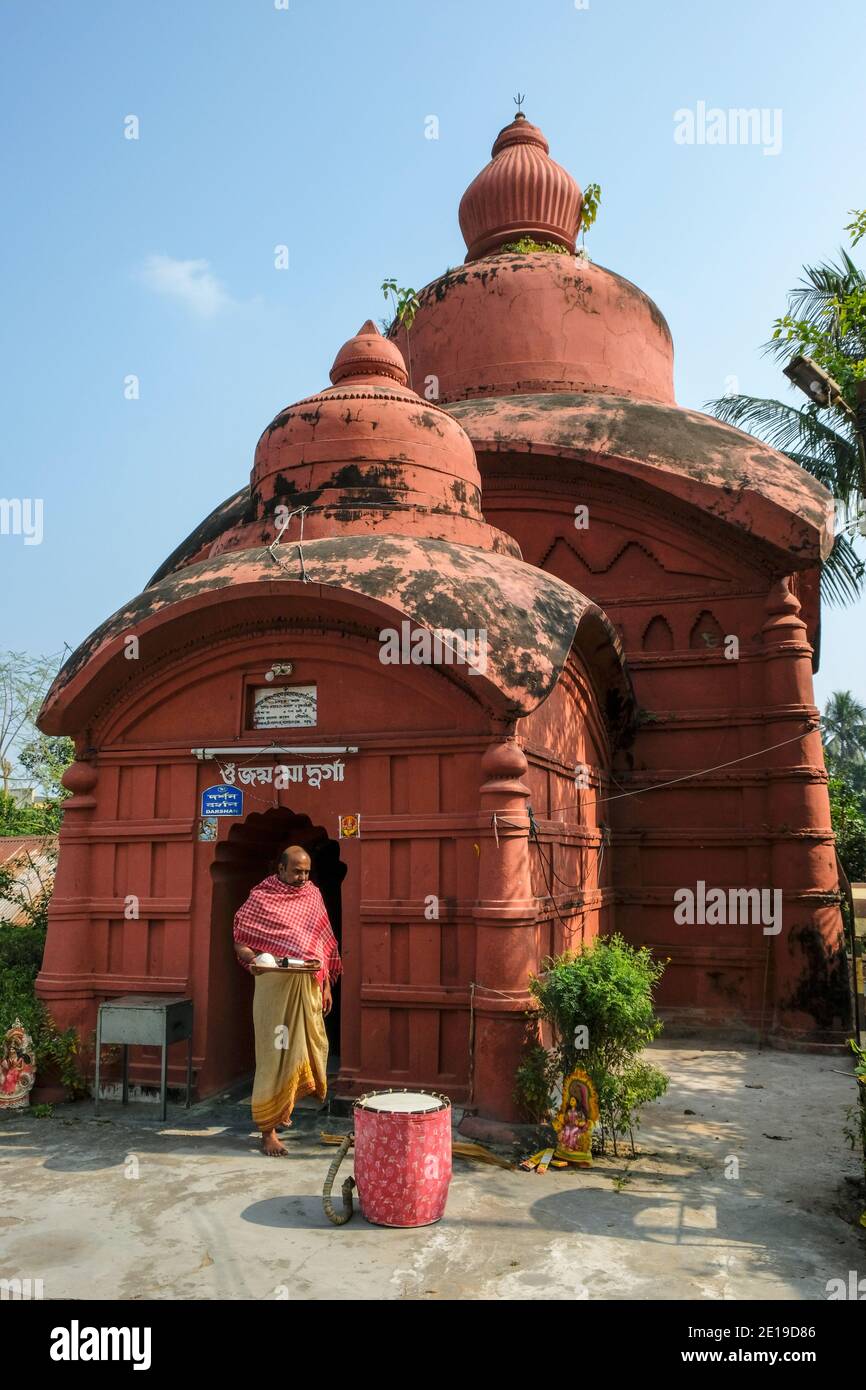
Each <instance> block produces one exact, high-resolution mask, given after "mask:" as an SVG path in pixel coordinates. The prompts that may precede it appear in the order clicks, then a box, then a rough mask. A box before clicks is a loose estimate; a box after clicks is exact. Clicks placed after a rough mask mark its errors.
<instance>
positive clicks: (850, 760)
mask: <svg viewBox="0 0 866 1390" xmlns="http://www.w3.org/2000/svg"><path fill="white" fill-rule="evenodd" d="M822 724H823V730H822V736H823V739H824V747H825V749H826V750H827V752H828V753H829V754H830V756H831V758H832V759H833V762H834V763H835V764H836V765H837V766H840V767H842V768H845V767H849V768H850V767H851V766H859V765H861V764H862V763H864V762H866V705H861V704H860V702H859V700H855V699H854V696H853V695H852V694H851V691H850V690H836V691H834V692H833V694H832V695H831V696H830V698H829V700H828V701H827V704H826V707H825V709H824V717H823V720H822Z"/></svg>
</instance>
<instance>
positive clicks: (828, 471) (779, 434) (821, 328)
mask: <svg viewBox="0 0 866 1390" xmlns="http://www.w3.org/2000/svg"><path fill="white" fill-rule="evenodd" d="M858 296H859V297H860V300H859V304H858V312H857V313H855V314H854V315H853V316H852V315H845V316H844V317H842V316H841V314H840V305H841V304H843V303H847V304H850V303H851V301H852V299H856V298H857V297H858ZM864 303H866V275H864V274H863V272H862V271H861V270H860V269H859V268H858V267H857V266H856V265H855V264H854V262H853V261H852V260H851V257H850V256H849V255H848V254H847V252H846V251H841V252H840V261H839V264H838V265H833V263H832V262H825V263H823V264H821V265H817V266H805V267H804V269H803V279H802V280H801V281H800V284H799V285H798V286H797V288H796V289H794V290H792V291H791V293H790V294H789V296H788V304H789V317H790V318H791V319H794V320H797V321H798V322H799V323H801V324H802V323H805V324H808V325H810V326H811V328H812V329H813V330H814V331H815V333H816V334H817V335H820V337H821V339H822V340H823V341H826V343H827V344H829V345H830V346H831V347H832V349H833V351H834V353H835V354H836V355H837V357H838V358H839V359H844V361H845V363H847V364H850V371H847V372H845V373H843V374H841V375H843V376H844V379H843V380H841V381H840V382H839V385H840V386H841V388H842V397H843V400H844V402H845V404H844V405H842V404H840V405H837V406H836V407H835V408H834V410H833V414H832V415H831V416H830V419H831V421H832V423H826V422H825V420H824V419H822V418H821V415H820V414H819V410H820V407H819V406H818V405H816V404H809V405H804V406H800V407H797V406H792V405H786V404H785V403H784V402H783V401H777V400H768V399H761V398H758V397H755V396H742V395H732V396H722V397H721V398H720V399H719V400H715V401H708V402H707V409H708V410H711V411H712V412H713V414H714V415H715V416H716V417H717V419H719V420H724V421H725V423H726V424H729V425H736V426H738V427H739V428H740V429H745V430H748V431H749V432H751V433H753V434H756V435H757V436H758V437H759V438H760V439H763V440H764V442H765V443H767V444H769V445H771V447H772V448H774V449H778V450H779V452H780V453H783V454H787V456H788V458H790V459H792V460H793V461H794V463H797V464H799V465H800V467H801V468H805V470H806V472H807V473H811V474H812V475H813V477H815V478H817V479H818V481H819V482H821V483H823V484H824V486H825V487H826V488H829V490H830V492H832V493H833V495H834V497H835V498H836V499H837V501H838V502H839V504H840V509H841V512H842V516H843V520H844V523H845V524H846V526H847V525H849V524H850V523H853V522H854V519H855V518H856V517H857V515H858V512H859V510H860V508H861V506H862V505H863V502H864V500H866V499H864V495H863V483H862V478H863V473H862V470H861V466H860V457H861V455H860V450H861V448H862V447H863V445H862V442H861V440H860V439H858V429H857V425H856V423H855V418H854V417H855V415H856V412H857V409H858V406H860V399H859V397H858V393H857V377H858V373H859V374H862V370H863V363H864V359H866V313H864V311H863V308H862V305H863V304H864ZM803 350H804V351H805V349H803ZM764 351H765V352H767V353H769V354H770V355H771V356H772V357H775V358H776V360H777V361H787V360H788V359H789V358H790V357H791V356H793V351H792V344H791V339H790V337H786V336H785V335H784V334H783V333H781V332H777V334H776V335H775V336H774V337H773V338H772V339H771V340H770V342H769V343H766V344H765V345H764ZM846 407H847V409H846ZM861 408H862V407H861ZM861 418H862V417H861ZM864 574H866V565H864V563H863V561H862V560H861V559H860V558H859V557H858V555H857V552H856V550H855V549H854V546H853V545H852V543H851V540H850V538H849V536H848V535H846V534H845V533H844V532H842V533H840V534H838V535H837V536H836V540H835V543H834V545H833V549H832V551H831V552H830V554H829V555H828V557H827V559H826V561H825V562H824V565H823V566H822V570H821V597H822V598H823V599H824V600H825V602H828V603H834V604H839V605H844V604H847V603H853V602H854V600H855V599H857V598H859V597H860V594H861V593H862V592H863V581H864Z"/></svg>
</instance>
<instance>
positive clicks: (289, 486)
mask: <svg viewBox="0 0 866 1390" xmlns="http://www.w3.org/2000/svg"><path fill="white" fill-rule="evenodd" d="M330 375H331V382H332V385H331V386H330V387H327V388H326V389H325V390H323V391H319V392H317V393H316V394H315V395H312V396H307V397H306V398H305V399H304V400H301V401H298V402H297V403H296V404H294V405H290V406H287V407H286V409H285V410H282V411H280V413H279V414H278V415H277V416H276V417H275V418H274V419H273V420H272V421H271V423H270V424H269V425H268V427H267V429H266V430H265V431H264V433H263V434H262V436H261V438H260V439H259V442H258V445H257V447H256V451H255V459H254V463H253V469H252V475H251V483H250V489H251V491H250V504H249V507H248V510H247V512H246V514H245V516H244V518H243V519H242V521H241V522H240V524H237V525H235V526H230V527H229V528H228V529H226V530H224V531H223V532H222V534H220V535H219V536H218V537H217V538H216V539H215V541H214V544H213V546H212V548H211V550H210V554H211V555H218V554H221V553H223V552H224V551H226V550H232V549H243V548H247V547H251V546H256V545H261V544H263V543H265V544H270V543H271V542H272V541H273V540H274V536H275V533H276V530H279V528H280V524H281V516H282V517H285V515H286V513H287V512H291V511H295V510H296V509H299V508H301V507H303V508H305V509H306V510H305V512H304V514H303V534H304V536H305V537H306V538H308V539H315V538H317V537H335V536H338V535H345V534H370V533H371V532H374V533H377V534H394V533H395V532H399V534H401V535H422V536H427V537H433V538H438V539H441V540H448V541H454V542H457V543H459V544H464V545H472V546H476V547H480V548H481V549H485V550H496V551H500V552H501V553H503V554H509V555H515V556H519V554H520V550H519V547H518V546H517V543H516V542H515V541H514V540H512V538H511V537H509V536H506V535H505V534H504V533H503V532H500V531H497V530H496V528H495V527H492V526H488V524H487V523H486V522H485V520H484V518H483V515H482V512H481V479H480V475H479V472H478V465H477V463H476V460H475V453H474V450H473V448H472V444H471V441H470V439H469V436H468V435H467V434H466V432H465V431H464V430H463V428H462V427H461V426H460V425H459V424H458V423H457V421H456V420H454V419H453V418H452V417H451V416H450V415H449V414H448V413H447V412H446V411H444V410H442V409H441V408H440V407H439V406H438V405H435V404H433V403H431V402H429V401H426V400H422V399H421V398H420V397H419V396H417V395H416V394H415V392H414V391H412V390H410V388H409V386H408V385H407V380H408V373H407V370H406V364H405V362H404V359H403V357H402V355H401V353H400V351H399V349H398V348H397V346H396V345H395V344H394V343H393V342H391V341H389V340H388V339H386V338H383V336H382V334H381V333H380V332H379V330H378V329H377V328H376V326H375V324H373V323H372V322H371V321H370V320H367V322H366V323H365V324H363V325H362V327H361V328H360V329H359V331H358V333H356V334H355V336H354V337H352V338H350V339H349V340H348V342H346V343H344V344H343V346H342V347H341V348H340V351H339V352H338V353H337V356H336V358H335V360H334V365H333V367H332V368H331V374H330ZM278 508H279V509H281V510H280V511H278ZM299 535H300V519H299V518H296V519H295V520H294V522H293V523H292V529H290V530H287V531H286V532H285V540H286V542H289V541H290V540H292V539H295V538H297V537H298V536H299Z"/></svg>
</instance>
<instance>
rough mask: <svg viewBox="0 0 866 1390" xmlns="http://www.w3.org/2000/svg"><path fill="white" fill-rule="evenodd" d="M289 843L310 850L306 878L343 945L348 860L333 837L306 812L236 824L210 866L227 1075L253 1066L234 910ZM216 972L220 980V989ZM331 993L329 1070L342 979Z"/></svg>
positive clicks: (336, 1049) (262, 815) (247, 990)
mask: <svg viewBox="0 0 866 1390" xmlns="http://www.w3.org/2000/svg"><path fill="white" fill-rule="evenodd" d="M289 845H300V846H301V847H302V849H305V850H306V851H307V853H308V854H309V856H310V860H311V869H310V877H311V879H312V880H313V882H314V883H315V885H316V887H317V888H318V889H319V892H320V893H321V895H322V897H323V899H324V902H325V907H326V908H327V910H328V916H329V917H330V919H331V926H332V927H333V930H334V935H335V936H336V938H337V941H338V943H341V942H342V926H343V922H342V883H343V879H344V878H345V876H346V865H345V864H344V863H342V861H341V859H340V844H339V841H338V840H332V839H330V838H329V836H328V833H327V831H326V830H325V829H324V827H323V826H321V825H313V823H312V821H311V820H310V817H309V816H304V815H298V814H297V813H296V812H294V811H291V810H289V809H287V808H285V807H274V808H273V809H271V810H269V811H263V812H258V811H253V812H252V813H251V814H250V815H248V816H247V817H246V819H245V820H244V821H242V822H241V823H239V824H238V825H233V826H232V828H231V830H230V831H229V836H228V839H227V840H225V841H223V842H222V844H219V845H218V846H217V849H216V855H215V858H214V863H213V865H212V868H211V875H212V878H213V912H212V931H213V934H214V937H213V942H212V952H211V959H212V970H211V998H210V1004H209V1007H214V1005H216V1006H217V1007H218V1008H219V1007H221V1006H222V1013H221V1017H222V1018H224V1020H225V1025H226V1026H225V1028H221V1029H220V1030H219V1034H220V1036H219V1038H216V1037H215V1036H214V1033H215V1030H210V1032H211V1038H212V1040H213V1043H214V1046H215V1047H216V1050H217V1052H218V1053H219V1054H221V1055H220V1059H219V1071H220V1073H221V1074H222V1075H224V1076H231V1077H240V1076H243V1075H245V1074H246V1073H248V1072H251V1071H252V1070H253V1068H254V1066H255V1046H254V1039H253V1026H252V1015H251V999H252V993H251V987H250V986H251V981H250V978H249V976H248V975H247V974H246V972H245V971H244V970H242V969H241V967H240V966H239V965H238V963H237V960H236V958H235V954H234V946H233V939H232V926H233V923H234V915H235V913H236V912H237V910H238V908H239V907H240V906H241V904H242V903H243V902H244V901H245V899H246V898H247V897H248V895H249V893H250V890H251V889H252V888H254V887H255V885H256V884H257V883H261V881H262V879H263V878H267V876H268V875H269V874H274V873H276V871H277V864H278V862H279V858H280V855H281V854H282V852H283V850H284V849H286V848H287V847H288V846H289ZM217 976H219V977H220V979H221V980H222V981H224V982H225V983H224V984H223V986H222V988H220V987H219V981H218V979H217ZM333 993H334V1006H333V1008H332V1010H331V1013H330V1014H329V1015H328V1017H327V1018H326V1020H325V1027H326V1029H327V1033H328V1044H329V1057H328V1072H329V1073H331V1074H333V1073H334V1072H336V1071H337V1070H338V1068H339V1062H340V1017H341V1011H342V1010H341V1000H342V982H341V983H340V984H338V985H337V987H336V989H335V990H334V992H333Z"/></svg>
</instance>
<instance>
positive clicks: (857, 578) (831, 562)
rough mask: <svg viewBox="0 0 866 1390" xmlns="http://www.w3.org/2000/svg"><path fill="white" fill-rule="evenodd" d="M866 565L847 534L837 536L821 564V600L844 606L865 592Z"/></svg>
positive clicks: (836, 605) (834, 605)
mask: <svg viewBox="0 0 866 1390" xmlns="http://www.w3.org/2000/svg"><path fill="white" fill-rule="evenodd" d="M864 574H866V565H864V563H863V561H862V560H860V559H859V558H858V556H857V552H856V551H855V549H854V547H853V545H852V544H851V541H850V540H849V538H848V537H847V536H837V537H836V539H835V541H834V542H833V549H832V550H831V551H830V554H829V555H828V556H827V559H826V560H825V561H824V563H823V565H822V566H821V602H822V603H827V604H830V605H831V606H832V607H836V608H844V607H846V606H847V604H849V603H854V602H856V600H857V599H858V598H859V597H860V595H861V594H862V593H863V577H864Z"/></svg>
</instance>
